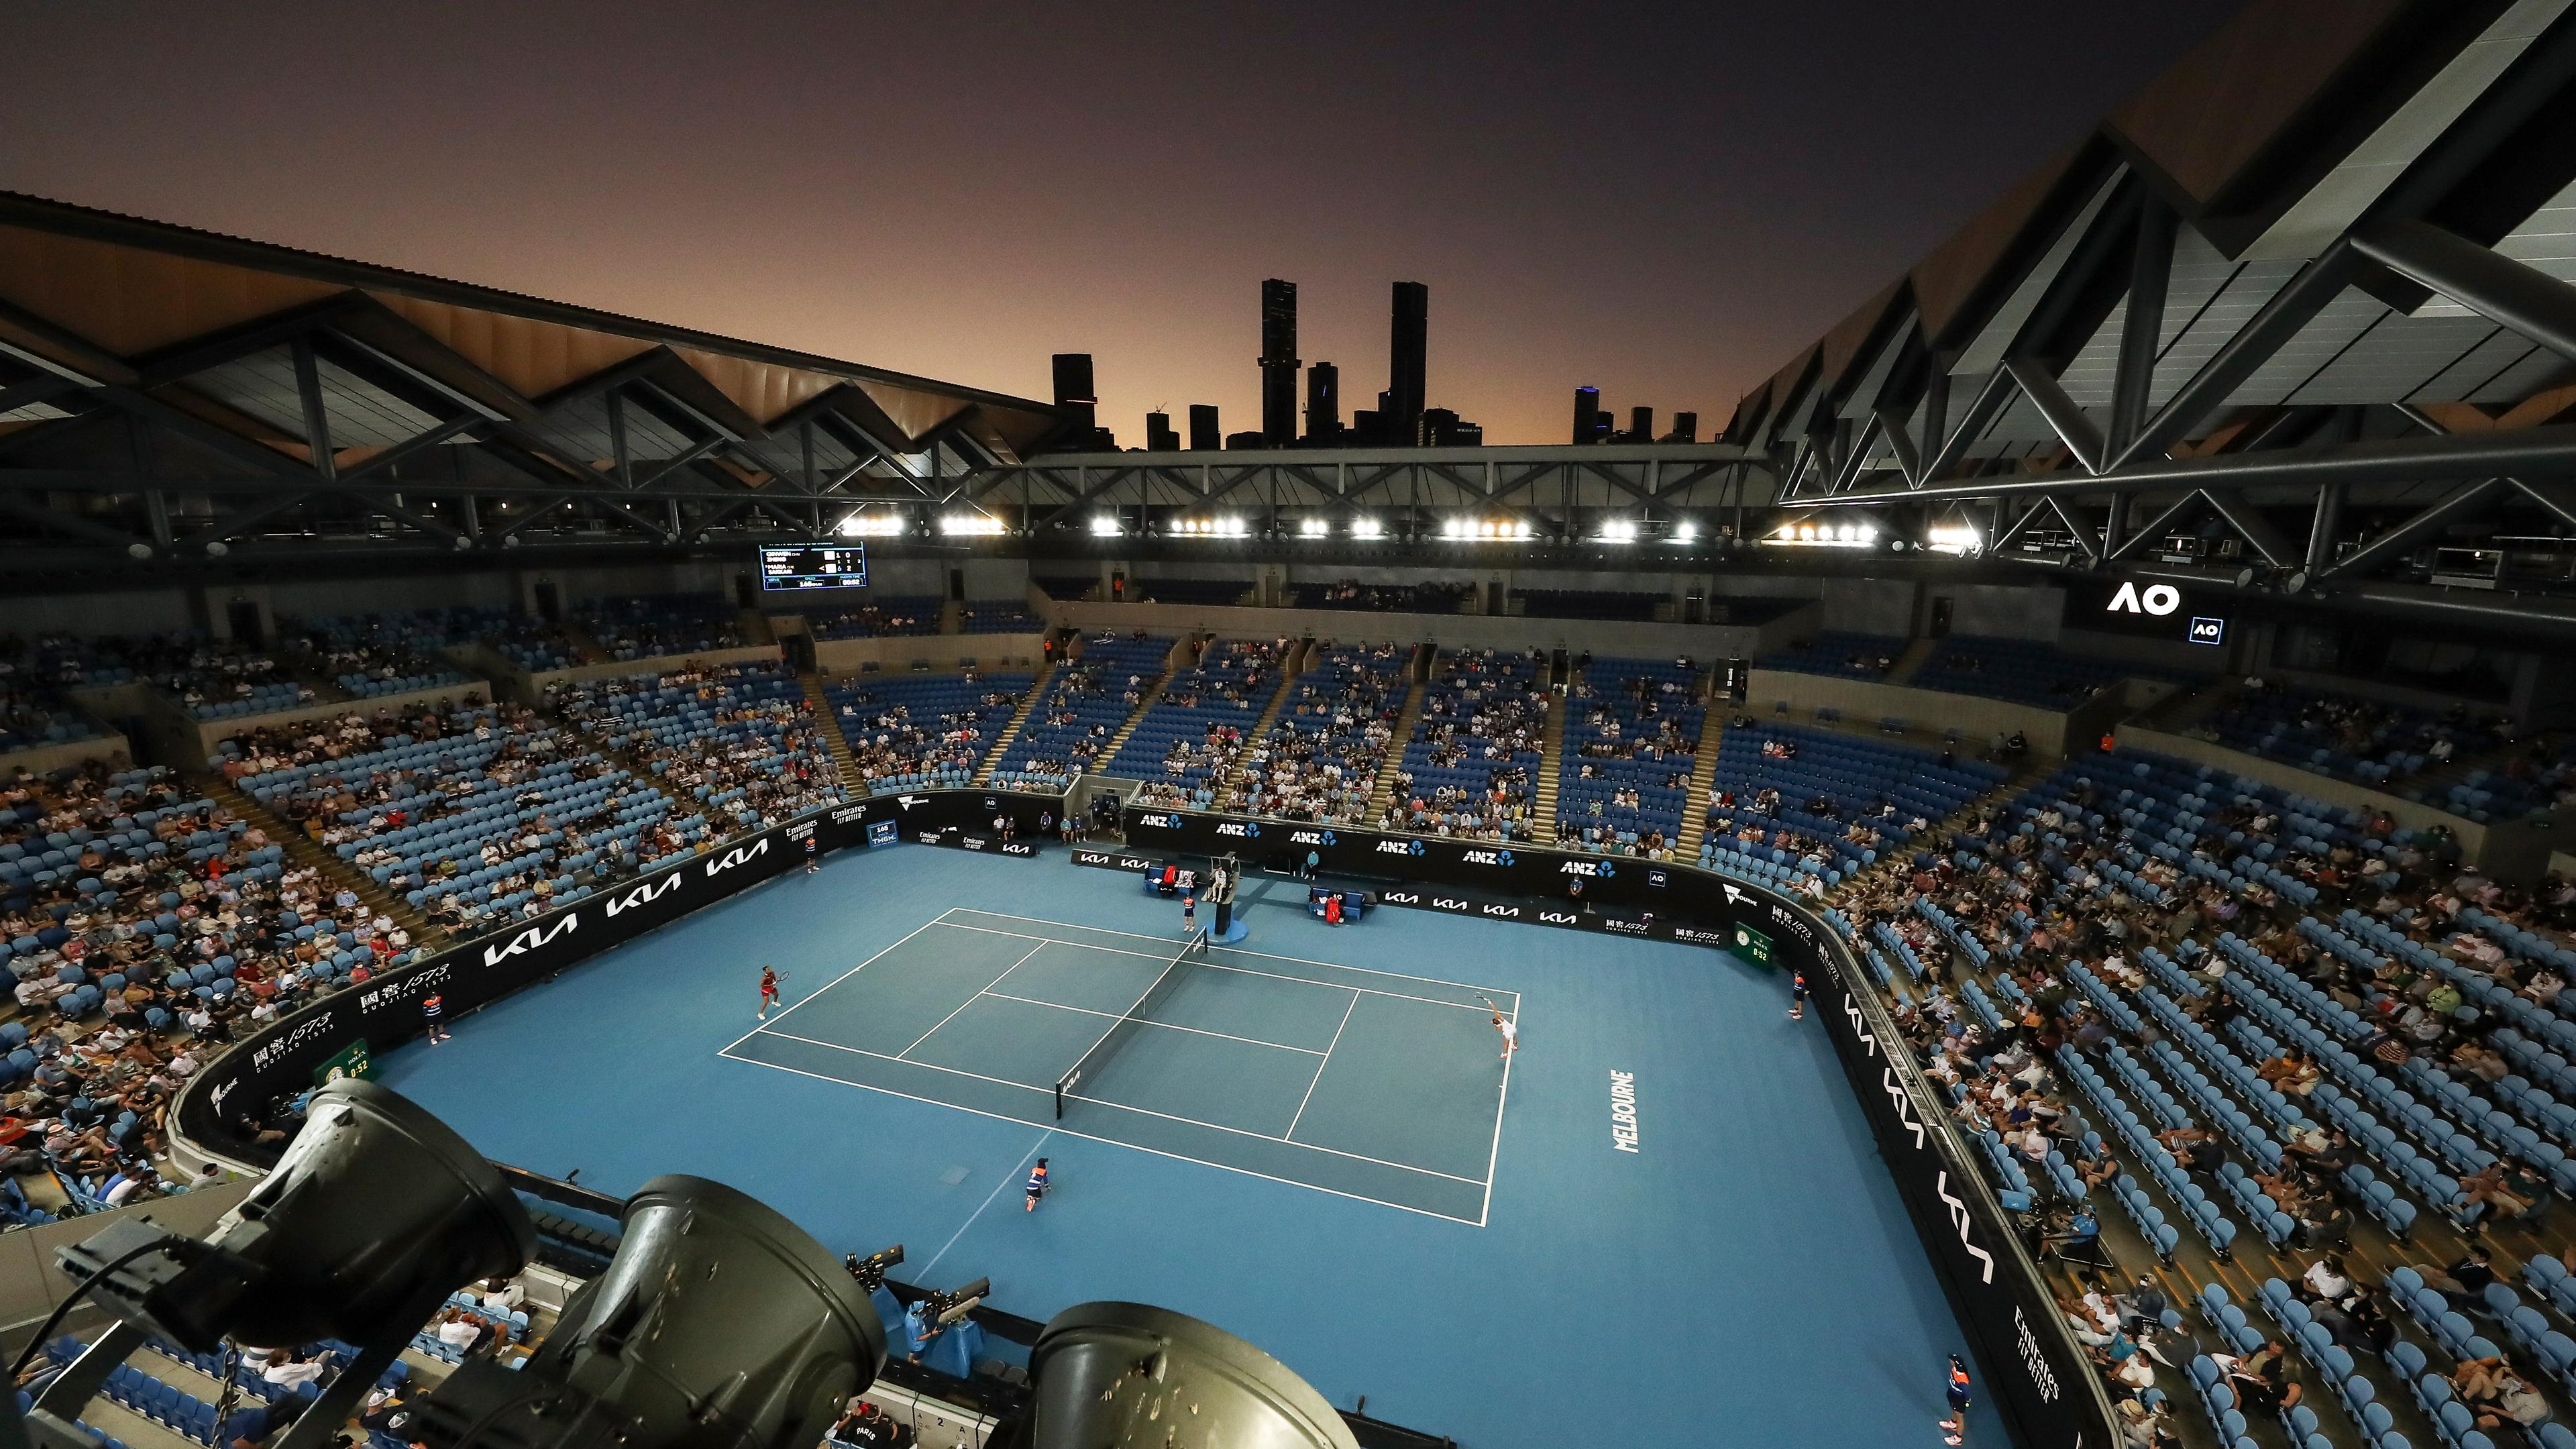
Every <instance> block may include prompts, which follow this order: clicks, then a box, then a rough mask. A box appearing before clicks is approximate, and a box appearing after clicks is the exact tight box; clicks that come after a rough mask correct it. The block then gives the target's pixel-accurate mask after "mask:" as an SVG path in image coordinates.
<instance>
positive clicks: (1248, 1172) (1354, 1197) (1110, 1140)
mask: <svg viewBox="0 0 2576 1449" xmlns="http://www.w3.org/2000/svg"><path fill="white" fill-rule="evenodd" d="M753 1035H754V1036H757V1035H759V1033H757V1032H754V1033H753ZM773 1035H784V1033H773ZM716 1055H718V1056H720V1057H724V1058H726V1059H727V1060H729V1061H737V1062H741V1063H742V1064H743V1065H745V1066H752V1067H767V1068H769V1069H770V1070H771V1071H775V1072H792V1073H794V1074H795V1075H797V1076H800V1077H811V1078H813V1079H814V1080H815V1081H818V1082H837V1083H839V1084H840V1085H842V1086H844V1087H856V1088H858V1089H859V1090H860V1091H862V1092H876V1093H880V1094H882V1095H884V1096H888V1097H900V1098H902V1099H903V1100H905V1101H907V1102H919V1103H921V1104H923V1105H924V1106H930V1107H945V1108H947V1109H948V1110H949V1111H951V1112H966V1113H971V1114H973V1115H974V1116H977V1117H990V1118H992V1119H993V1120H994V1121H996V1122H1016V1123H1018V1124H1019V1125H1021V1126H1023V1127H1037V1126H1041V1125H1043V1124H1041V1123H1037V1122H1032V1121H1030V1120H1028V1119H1027V1118H1025V1117H1013V1116H1010V1115H1008V1114H1006V1113H1002V1112H987V1111H985V1110H984V1109H983V1108H981V1107H961V1106H959V1105H957V1104H956V1103H955V1102H943V1101H941V1100H940V1099H938V1098H937V1097H916V1096H914V1095H913V1094H912V1093H910V1092H898V1091H896V1090H895V1089H894V1088H892V1087H880V1086H876V1085H874V1084H873V1083H869V1082H853V1081H851V1080H850V1079H849V1078H847V1077H835V1076H831V1075H828V1074H826V1073H823V1072H809V1071H807V1070H805V1069H804V1068H803V1067H790V1066H782V1065H780V1064H779V1063H777V1062H764V1061H758V1060H755V1059H753V1058H751V1057H738V1056H734V1055H733V1048H731V1047H727V1048H725V1049H724V1050H723V1051H721V1052H718V1053H716ZM908 1065H911V1066H916V1067H921V1066H928V1065H929V1063H927V1062H912V1063H908ZM1009 1085H1012V1086H1017V1085H1019V1084H1018V1083H1016V1082H1013V1083H1010V1084H1009ZM1053 1130H1054V1131H1055V1132H1056V1133H1058V1134H1059V1135H1061V1136H1065V1137H1078V1138H1080V1139H1082V1140H1083V1141H1085V1142H1099V1143H1103V1144H1106V1145H1108V1146H1111V1147H1124V1148H1126V1149H1127V1150H1128V1151H1130V1152H1142V1153H1145V1154H1147V1155H1148V1156H1153V1157H1165V1158H1169V1159H1171V1160H1172V1161H1174V1162H1189V1163H1195V1164H1197V1165H1198V1166H1200V1167H1213V1168H1215V1169H1217V1170H1218V1171H1219V1172H1232V1173H1239V1174H1241V1175H1243V1176H1245V1177H1257V1178H1259V1179H1261V1180H1262V1181H1263V1182H1275V1183H1278V1184H1279V1185H1281V1186H1282V1187H1301V1188H1304V1189H1305V1190H1306V1191H1308V1192H1320V1193H1323V1194H1325V1195H1326V1196H1328V1197H1340V1198H1348V1199H1350V1200H1351V1201H1352V1202H1364V1203H1369V1204H1372V1205H1374V1206H1377V1207H1382V1208H1393V1209H1395V1210H1396V1211H1397V1212H1405V1213H1414V1214H1417V1215H1419V1216H1422V1217H1426V1218H1438V1219H1439V1220H1440V1221H1442V1222H1444V1223H1456V1224H1458V1225H1459V1226H1460V1227H1466V1228H1481V1227H1483V1226H1484V1224H1483V1223H1481V1222H1471V1221H1469V1220H1468V1219H1466V1218H1462V1217H1453V1216H1451V1215H1450V1214H1448V1213H1441V1212H1433V1211H1432V1210H1431V1209H1429V1208H1418V1207H1414V1206H1412V1205H1411V1204H1409V1203H1400V1202H1388V1201H1387V1200H1386V1199H1384V1198H1377V1197H1370V1196H1368V1195H1366V1194H1365V1193H1356V1192H1344V1191H1342V1190H1341V1189H1340V1188H1337V1187H1324V1186H1322V1185H1320V1184H1317V1183H1312V1182H1299V1181H1298V1180H1296V1179H1295V1178H1293V1177H1272V1176H1271V1175H1270V1174H1269V1173H1266V1172H1255V1171H1253V1170H1252V1169H1251V1168H1249V1167H1236V1166H1234V1165H1233V1164H1232V1163H1227V1162H1209V1161H1207V1160H1206V1159H1204V1158H1198V1157H1191V1156H1189V1155H1187V1154H1186V1153H1180V1152H1165V1151H1164V1150H1163V1149H1161V1148H1159V1147H1147V1146H1145V1145H1143V1144H1142V1143H1137V1142H1122V1141H1120V1140H1119V1139H1117V1138H1115V1137H1094V1136H1092V1135H1091V1134H1090V1133H1088V1132H1075V1131H1072V1130H1070V1129H1068V1128H1064V1127H1058V1128H1055V1129H1053ZM1294 1145H1296V1146H1298V1147H1306V1146H1307V1144H1305V1143H1303V1142H1299V1143H1296V1144H1294ZM1307 1150H1309V1151H1314V1152H1320V1151H1323V1150H1324V1149H1322V1148H1315V1147H1309V1148H1307ZM1415 1170H1416V1171H1419V1170H1420V1169H1415Z"/></svg>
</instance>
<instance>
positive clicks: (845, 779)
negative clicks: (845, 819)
mask: <svg viewBox="0 0 2576 1449" xmlns="http://www.w3.org/2000/svg"><path fill="white" fill-rule="evenodd" d="M796 683H797V684H798V686H800V687H801V688H803V689H804V691H805V701H806V703H808V704H811V705H812V706H814V718H815V719H817V720H819V721H821V723H822V726H823V748H824V749H826V750H829V751H830V752H831V755H832V768H833V770H834V771H835V772H837V773H838V774H839V775H840V777H841V788H842V789H844V790H847V791H849V792H850V796H851V798H852V799H856V798H858V797H859V796H861V795H864V794H866V793H867V790H866V788H865V787H864V786H862V785H861V784H860V783H859V757H858V756H857V755H856V754H854V753H852V752H851V750H850V742H849V740H848V739H847V738H846V737H844V736H843V735H842V733H841V720H840V716H839V714H838V713H837V712H835V711H834V710H833V708H832V706H831V703H830V701H828V700H826V699H825V698H824V697H823V681H822V680H821V679H820V678H818V677H816V676H815V675H812V674H799V675H797V676H796Z"/></svg>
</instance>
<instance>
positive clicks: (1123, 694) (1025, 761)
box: [993, 630, 1172, 790]
mask: <svg viewBox="0 0 2576 1449" xmlns="http://www.w3.org/2000/svg"><path fill="white" fill-rule="evenodd" d="M1171 649H1172V640H1171V639H1169V638H1168V637H1163V636H1156V635H1148V634H1146V633H1144V632H1143V631H1141V630H1139V631H1137V632H1136V633H1135V634H1133V635H1125V636H1122V635H1120V634H1118V633H1116V632H1115V631H1104V632H1102V633H1100V634H1097V635H1094V636H1091V637H1090V638H1087V639H1085V640H1084V641H1083V649H1082V654H1081V656H1080V657H1079V658H1075V659H1068V660H1066V661H1065V662H1064V664H1063V665H1062V666H1061V667H1059V668H1058V669H1057V670H1056V672H1055V675H1054V677H1053V678H1051V679H1050V680H1049V681H1048V682H1047V688H1046V695H1045V697H1044V698H1042V699H1040V700H1039V701H1038V703H1037V706H1036V707H1035V708H1034V709H1033V710H1032V711H1031V712H1030V714H1029V717H1028V719H1027V720H1026V721H1025V722H1024V723H1023V724H1022V725H1021V726H1020V733H1019V735H1018V737H1017V738H1016V739H1014V740H1013V741H1012V745H1011V751H1010V754H1009V755H1008V756H1007V757H1006V758H1005V759H1004V760H1003V761H1002V762H1001V766H1000V768H999V769H997V770H996V771H995V772H994V776H993V783H994V784H996V785H1001V786H1005V787H1010V786H1020V785H1025V786H1030V787H1034V788H1038V789H1059V790H1060V789H1062V788H1064V787H1065V786H1066V785H1068V784H1070V783H1072V781H1073V777H1074V776H1076V775H1079V774H1082V773H1083V772H1085V771H1088V770H1090V769H1092V768H1094V766H1095V765H1097V764H1098V763H1100V760H1101V755H1102V752H1103V751H1105V750H1107V749H1108V748H1109V744H1110V741H1111V740H1112V739H1114V738H1116V737H1117V734H1118V730H1119V728H1120V726H1122V725H1124V724H1125V723H1126V721H1127V717H1128V716H1129V715H1131V714H1133V713H1135V711H1136V707H1137V706H1138V705H1141V704H1143V703H1144V702H1145V693H1146V691H1147V690H1148V689H1150V688H1151V687H1152V686H1153V684H1154V682H1155V681H1156V680H1158V679H1160V678H1161V677H1162V676H1163V672H1164V660H1165V658H1166V657H1167V656H1168V655H1169V654H1170V652H1171Z"/></svg>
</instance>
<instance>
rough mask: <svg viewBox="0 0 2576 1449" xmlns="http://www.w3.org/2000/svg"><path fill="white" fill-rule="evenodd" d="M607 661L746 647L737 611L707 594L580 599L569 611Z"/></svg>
mask: <svg viewBox="0 0 2576 1449" xmlns="http://www.w3.org/2000/svg"><path fill="white" fill-rule="evenodd" d="M572 615H573V620H574V622H576V623H578V624H579V625H580V626H581V627H582V628H584V629H586V630H588V631H589V632H590V634H591V637H593V638H595V639H597V640H598V641H599V646H600V648H601V649H602V650H604V651H605V652H606V654H607V656H608V657H609V658H611V659H614V660H618V661H620V662H624V661H627V660H634V659H643V658H647V657H649V656H652V655H656V654H691V653H696V652H699V651H702V650H708V649H731V648H736V647H739V646H740V645H742V644H744V643H746V642H747V640H746V639H745V637H744V635H743V632H742V615H741V611H740V610H738V609H736V608H735V607H734V606H733V605H732V604H731V603H729V602H727V601H725V600H723V599H719V598H717V597H715V596H714V595H712V594H649V595H645V596H642V597H638V598H620V599H585V600H583V601H581V602H580V603H579V604H577V605H575V606H574V607H573V610H572Z"/></svg>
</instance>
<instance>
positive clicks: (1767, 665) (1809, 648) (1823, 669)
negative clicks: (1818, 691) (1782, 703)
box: [1753, 631, 1906, 679]
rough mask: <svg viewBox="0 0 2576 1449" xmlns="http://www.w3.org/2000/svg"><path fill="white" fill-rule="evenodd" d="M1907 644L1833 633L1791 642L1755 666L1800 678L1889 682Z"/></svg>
mask: <svg viewBox="0 0 2576 1449" xmlns="http://www.w3.org/2000/svg"><path fill="white" fill-rule="evenodd" d="M1905 646H1906V641H1905V639H1904V638H1902V637H1901V636H1898V635H1894V634H1845V633H1837V632H1833V631H1827V632H1825V633H1821V634H1817V635H1815V636H1814V637H1812V638H1807V639H1795V640H1791V641H1790V643H1789V647H1788V648H1786V649H1783V650H1780V651H1779V652H1778V653H1775V654H1766V655H1764V656H1762V657H1761V658H1760V659H1757V660H1755V661H1753V662H1754V666H1755V667H1756V668H1760V669H1786V670H1790V671H1793V672H1795V673H1798V674H1827V675H1831V676H1833V677H1834V678H1837V679H1885V678H1886V677H1887V672H1888V671H1889V670H1890V669H1893V668H1895V667H1896V661H1897V658H1898V656H1900V655H1902V654H1904V652H1905Z"/></svg>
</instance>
